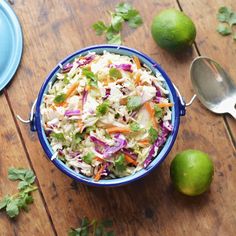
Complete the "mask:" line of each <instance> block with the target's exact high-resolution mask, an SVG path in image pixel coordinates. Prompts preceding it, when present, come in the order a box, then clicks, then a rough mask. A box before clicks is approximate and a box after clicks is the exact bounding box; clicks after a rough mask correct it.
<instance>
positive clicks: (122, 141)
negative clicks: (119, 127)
mask: <svg viewBox="0 0 236 236" xmlns="http://www.w3.org/2000/svg"><path fill="white" fill-rule="evenodd" d="M114 137H115V138H116V142H115V145H114V146H112V147H110V146H109V147H108V148H105V151H104V153H103V156H104V158H108V157H110V156H111V155H112V154H114V153H116V152H118V151H120V150H121V149H122V148H124V147H126V146H127V141H126V140H125V139H124V138H122V137H121V135H120V134H117V135H115V136H114Z"/></svg>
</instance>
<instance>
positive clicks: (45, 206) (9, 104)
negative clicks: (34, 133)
mask: <svg viewBox="0 0 236 236" xmlns="http://www.w3.org/2000/svg"><path fill="white" fill-rule="evenodd" d="M3 94H4V96H5V97H6V100H7V104H8V106H9V108H10V112H11V115H12V117H13V121H14V123H15V126H16V130H17V132H18V134H19V137H20V141H21V144H22V146H23V150H24V152H25V154H26V157H27V160H28V162H29V165H30V168H31V169H32V170H33V171H34V173H35V174H36V172H35V170H34V167H33V164H32V162H31V160H30V157H29V153H28V150H27V148H26V146H25V143H24V140H23V136H22V133H21V131H20V127H19V125H18V123H17V120H16V116H15V114H14V111H13V108H12V106H11V102H10V99H9V97H8V93H7V89H4V90H3ZM36 182H37V185H38V190H39V194H40V197H41V199H42V202H43V205H44V208H45V210H46V212H47V215H48V218H49V221H50V224H51V226H52V230H53V232H54V234H55V235H56V236H57V235H58V233H57V231H56V228H55V226H54V224H53V221H52V217H51V214H50V212H49V209H48V206H47V203H46V200H45V198H44V196H43V192H42V189H41V186H40V183H39V181H38V179H37V178H36Z"/></svg>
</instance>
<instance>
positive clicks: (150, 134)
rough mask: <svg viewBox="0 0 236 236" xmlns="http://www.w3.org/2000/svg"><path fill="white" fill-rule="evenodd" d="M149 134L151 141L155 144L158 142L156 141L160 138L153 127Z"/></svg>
mask: <svg viewBox="0 0 236 236" xmlns="http://www.w3.org/2000/svg"><path fill="white" fill-rule="evenodd" d="M148 133H149V137H150V141H151V143H152V144H153V143H154V142H155V141H156V139H157V138H158V132H157V130H155V129H154V128H153V127H151V128H150V129H149V130H148Z"/></svg>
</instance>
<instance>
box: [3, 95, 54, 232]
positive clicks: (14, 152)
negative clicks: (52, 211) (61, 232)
mask: <svg viewBox="0 0 236 236" xmlns="http://www.w3.org/2000/svg"><path fill="white" fill-rule="evenodd" d="M0 104H1V106H0V107H1V109H0V123H1V129H0V140H1V145H0V157H1V158H0V176H1V178H0V199H2V197H3V196H5V195H6V194H15V193H16V192H17V183H16V182H12V181H10V180H8V179H7V171H8V168H9V167H11V166H14V167H24V168H30V166H29V162H28V160H27V157H26V154H25V151H24V148H23V146H22V143H21V140H20V137H19V135H18V133H17V130H16V127H15V123H14V121H13V119H12V116H11V111H10V109H9V107H8V104H7V101H6V99H5V97H4V96H3V95H2V96H0ZM32 195H33V198H34V204H31V205H30V206H29V211H30V214H28V213H26V212H23V213H22V214H21V215H20V217H17V218H16V219H14V220H10V219H9V218H8V217H7V216H6V215H5V213H3V212H2V211H1V212H0V235H3V236H5V235H43V234H45V235H47V234H48V235H53V230H52V226H51V225H50V223H49V217H48V215H47V212H46V210H45V205H44V203H43V201H42V197H41V196H40V192H39V191H36V192H34V193H33V194H32Z"/></svg>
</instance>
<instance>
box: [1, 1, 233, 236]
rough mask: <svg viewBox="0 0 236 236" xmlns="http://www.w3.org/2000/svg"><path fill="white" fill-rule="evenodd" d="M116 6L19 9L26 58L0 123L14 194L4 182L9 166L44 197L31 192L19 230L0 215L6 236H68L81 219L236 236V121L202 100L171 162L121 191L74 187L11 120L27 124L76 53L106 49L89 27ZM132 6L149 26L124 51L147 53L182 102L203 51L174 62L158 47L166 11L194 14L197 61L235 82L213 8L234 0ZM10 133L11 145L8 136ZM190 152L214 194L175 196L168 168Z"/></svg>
mask: <svg viewBox="0 0 236 236" xmlns="http://www.w3.org/2000/svg"><path fill="white" fill-rule="evenodd" d="M119 2H120V1H116V0H91V1H87V0H71V1H66V0H51V1H44V0H39V1H26V0H16V1H15V4H14V6H13V8H14V10H15V12H16V13H17V15H18V17H19V20H20V22H21V25H22V29H23V34H24V53H23V57H22V61H21V65H20V68H19V70H18V72H17V74H16V76H15V78H14V80H13V82H12V83H11V84H10V86H8V88H7V89H6V90H5V93H4V94H2V95H1V97H0V107H1V108H2V109H1V111H0V119H1V124H3V126H4V127H3V128H2V129H1V130H0V134H1V147H0V153H1V157H0V174H1V178H0V184H1V186H0V194H1V196H2V195H3V194H5V193H6V192H8V191H11V190H13V189H14V187H15V186H16V185H15V183H12V182H9V181H8V180H7V178H6V173H7V168H8V167H10V166H11V165H12V163H14V165H22V166H24V167H27V166H29V165H31V167H32V168H33V169H34V171H35V173H36V175H37V179H38V185H39V187H40V191H41V192H40V193H41V194H42V195H40V193H39V192H38V193H34V196H35V198H36V202H35V203H34V204H32V205H31V206H30V211H29V212H28V213H24V214H22V215H20V216H19V218H18V219H17V222H14V221H11V220H9V218H7V217H6V216H5V215H4V214H3V213H0V225H1V226H0V235H4V236H5V235H7V236H8V235H10V236H11V235H26V236H27V235H37V236H38V235H39V236H40V235H60V236H63V235H67V231H68V229H69V228H70V227H76V226H78V225H79V224H80V221H81V218H82V217H84V216H88V217H89V218H90V219H94V218H96V219H106V218H109V219H112V220H113V222H114V231H115V232H116V235H118V236H120V235H121V236H123V235H124V236H143V235H145V236H156V235H171V236H172V235H178V236H182V235H194V236H195V235H207V236H208V235H210V236H211V235H212V236H215V235H230V236H231V235H232V236H233V235H235V232H236V201H235V200H234V199H236V188H235V183H236V171H235V170H236V153H235V149H234V147H233V143H234V142H235V139H234V138H235V134H236V129H235V121H234V120H232V119H230V118H229V117H228V116H225V117H223V116H219V115H214V114H212V113H210V112H209V111H207V110H206V109H205V108H204V107H203V106H202V105H201V104H200V103H199V102H198V101H196V102H194V104H193V105H192V106H191V107H189V108H188V109H187V114H186V116H185V117H181V125H180V130H179V134H178V138H177V140H176V142H175V145H174V148H173V150H172V151H171V153H170V154H169V155H168V157H167V159H166V160H165V162H164V163H163V164H162V165H161V166H160V167H158V168H157V169H156V170H155V171H153V173H151V174H150V175H149V176H147V177H145V178H144V179H143V180H140V181H138V182H136V183H133V184H130V185H127V186H123V187H118V188H94V187H88V186H85V185H83V184H81V183H77V182H75V181H72V180H71V179H70V178H69V177H67V176H65V175H64V174H62V173H61V172H60V171H59V170H58V169H56V167H54V165H53V164H52V163H51V162H50V161H48V159H47V158H46V156H45V154H44V153H43V150H42V147H41V145H40V144H39V141H38V139H37V134H36V133H33V132H31V131H30V129H29V127H28V126H26V125H23V124H22V123H20V122H18V121H17V123H14V119H13V115H16V114H20V115H22V116H26V117H27V115H28V113H29V110H30V108H31V105H32V103H33V101H34V100H35V98H36V97H37V94H38V91H39V89H40V87H41V85H42V83H43V81H44V80H45V77H46V76H47V74H48V73H49V72H50V70H51V69H52V68H53V67H54V66H55V65H56V64H57V63H58V61H60V60H61V59H63V58H64V57H65V56H67V55H68V54H70V53H72V52H73V51H76V50H78V49H80V48H83V47H85V46H89V45H92V44H99V43H104V42H105V41H104V38H103V37H99V36H96V35H95V33H94V32H93V30H92V29H91V25H92V24H93V23H94V22H95V21H97V20H104V21H109V14H108V13H107V12H108V11H109V10H112V9H114V7H115V5H116V4H117V3H119ZM127 2H130V3H132V4H133V6H135V8H137V9H138V10H139V11H140V13H141V15H142V17H143V20H144V24H143V25H142V26H141V27H140V28H138V29H137V30H131V29H129V28H128V27H126V26H125V27H124V28H123V32H122V35H123V39H124V45H126V46H129V47H133V48H135V49H137V50H140V51H142V52H144V53H146V54H148V55H150V56H151V57H153V58H154V59H155V60H156V61H157V62H158V63H159V64H161V66H162V67H163V68H164V69H165V71H166V72H167V74H168V75H169V76H170V78H171V80H172V81H173V82H174V83H175V84H176V85H177V87H178V88H179V89H180V91H181V93H182V94H183V95H184V97H185V98H186V100H189V99H190V98H191V96H192V94H193V90H192V86H191V83H190V78H189V66H190V63H191V61H192V59H193V58H194V57H196V56H197V55H198V53H197V51H196V48H195V47H193V48H192V49H190V50H187V51H185V52H184V53H182V54H179V55H177V56H174V55H171V54H169V53H167V52H165V51H164V50H162V49H160V48H159V47H158V46H157V45H156V44H155V42H154V41H153V39H152V37H151V34H150V25H151V21H152V19H153V17H154V15H155V14H156V13H157V12H159V11H160V10H162V9H165V8H169V7H173V8H176V9H179V7H181V8H182V9H183V10H184V11H185V12H186V13H187V14H188V15H190V16H191V17H192V18H193V20H194V22H195V23H196V26H197V30H198V34H197V39H196V45H197V48H198V49H199V51H200V53H201V54H204V55H208V56H210V57H213V58H215V59H216V60H217V61H219V62H220V63H222V65H224V66H225V67H226V69H227V70H228V71H229V72H230V74H232V76H233V77H235V78H236V70H235V66H233V61H234V60H235V56H236V52H235V51H236V44H235V43H233V42H231V41H230V39H228V38H223V37H220V36H219V35H218V34H217V33H216V32H215V28H216V25H217V22H216V20H215V15H216V12H217V9H218V8H219V7H220V6H221V5H222V4H224V5H231V6H232V7H233V8H234V9H235V10H236V2H235V1H213V0H211V1H210V0H208V1H205V0H201V1H200V0H199V1H193V0H192V1H191V0H185V1H184V0H181V1H179V2H176V1H175V0H163V1H157V0H156V1H155V0H146V1H139V0H134V1H127ZM229 45H231V46H229ZM6 99H7V101H6ZM3 108H4V109H3ZM10 108H11V110H12V112H13V114H11V112H10ZM4 124H5V125H4ZM9 130H10V131H11V135H13V136H14V137H15V141H14V140H13V141H11V142H10V141H9V140H8V139H6V138H4V137H5V136H4V134H5V133H7V132H9ZM3 136H4V137H3ZM12 142H13V143H12ZM22 144H23V145H22ZM188 148H196V149H200V150H202V151H205V152H207V153H209V154H210V155H211V157H212V159H213V161H214V166H215V175H214V181H213V183H212V185H211V188H210V190H209V191H208V192H206V193H205V194H203V195H201V196H199V197H195V198H190V197H185V196H183V195H181V194H179V193H178V192H176V191H175V190H174V189H173V187H172V185H171V183H170V177H169V166H170V162H171V160H172V159H173V158H174V156H175V154H176V153H177V152H179V151H182V150H184V149H188ZM3 153H4V154H3ZM27 156H28V159H27ZM15 163H16V164H15ZM8 184H9V186H10V187H7V185H8ZM43 203H44V204H43ZM33 221H34V222H33ZM27 229H28V231H27Z"/></svg>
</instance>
